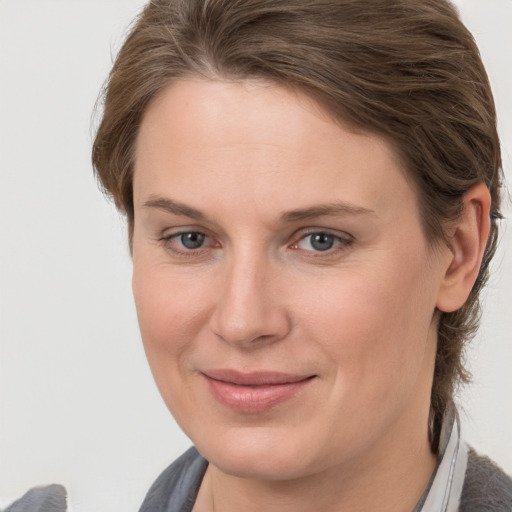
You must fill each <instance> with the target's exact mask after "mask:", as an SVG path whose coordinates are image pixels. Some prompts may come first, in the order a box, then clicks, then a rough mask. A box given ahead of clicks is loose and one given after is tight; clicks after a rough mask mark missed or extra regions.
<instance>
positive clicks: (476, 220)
mask: <svg viewBox="0 0 512 512" xmlns="http://www.w3.org/2000/svg"><path fill="white" fill-rule="evenodd" d="M490 209H491V196H490V193H489V190H488V188H487V187H486V186H485V185H484V184H483V183H479V184H478V185H475V186H473V187H472V188H471V189H470V190H469V191H468V192H467V193H466V195H465V196H464V204H463V210H462V213H461V215H460V218H459V219H457V221H456V222H455V224H454V226H453V232H452V236H451V237H450V245H449V247H450V252H451V255H450V257H449V259H448V261H447V265H446V269H445V273H444V276H443V280H442V283H441V287H440V290H439V295H438V300H437V304H436V306H437V309H439V310H440V311H444V312H446V313H449V312H452V311H456V310H457V309H459V308H461V307H462V306H463V305H464V303H465V302H466V300H467V298H468V296H469V294H470V292H471V289H472V288H473V285H474V283H475V281H476V278H477V277H478V272H479V271H480V265H481V262H482V257H483V254H484V251H485V246H486V244H487V239H488V237H489V231H490V228H491V220H490Z"/></svg>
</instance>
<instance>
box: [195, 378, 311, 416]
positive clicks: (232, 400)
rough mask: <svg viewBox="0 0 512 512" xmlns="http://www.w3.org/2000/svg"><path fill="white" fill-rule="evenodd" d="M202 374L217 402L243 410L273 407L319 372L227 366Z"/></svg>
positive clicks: (304, 385) (249, 411)
mask: <svg viewBox="0 0 512 512" xmlns="http://www.w3.org/2000/svg"><path fill="white" fill-rule="evenodd" d="M202 375H203V377H204V378H205V379H206V382H207V384H208V387H209V390H210V392H211V394H212V395H213V397H214V398H215V399H216V400H217V402H219V403H220V404H221V405H223V406H226V407H228V408H230V409H232V410H234V411H237V412H243V413H258V412H264V411H267V410H269V409H272V408H274V407H276V406H277V405H279V404H281V403H282V402H284V401H286V400H289V399H291V398H292V397H293V396H295V395H296V394H298V393H299V392H300V391H302V390H303V389H304V388H305V387H307V386H308V385H310V384H311V382H312V381H313V380H314V379H315V378H316V375H296V374H289V373H281V372H268V371H260V372H251V373H242V372H238V371H235V370H225V369H221V370H208V371H204V372H202Z"/></svg>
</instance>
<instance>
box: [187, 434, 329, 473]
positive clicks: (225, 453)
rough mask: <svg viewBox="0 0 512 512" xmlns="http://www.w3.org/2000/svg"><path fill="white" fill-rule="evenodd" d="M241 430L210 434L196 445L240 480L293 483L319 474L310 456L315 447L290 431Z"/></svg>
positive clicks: (219, 466) (224, 469)
mask: <svg viewBox="0 0 512 512" xmlns="http://www.w3.org/2000/svg"><path fill="white" fill-rule="evenodd" d="M234 430H237V431H234ZM240 430H242V429H232V430H231V431H229V432H225V433H224V434H220V435H214V436H212V435H211V434H210V435H209V436H208V439H204V438H203V439H202V440H198V441H197V442H195V443H194V444H195V446H196V447H197V449H198V450H199V452H200V453H201V454H202V455H203V456H204V457H205V458H206V459H207V460H208V461H209V462H210V463H211V464H212V465H213V466H215V467H216V468H218V469H220V470H221V471H222V472H223V473H226V474H229V475H232V476H235V477H238V478H248V479H255V480H267V481H272V480H293V479H296V478H300V477H302V476H305V475H307V474H311V473H314V472H315V469H316V470H317V471H318V469H319V468H314V466H315V464H314V463H313V460H312V453H311V452H309V453H308V448H311V447H310V446H308V444H307V443H304V442H301V441H300V440H299V439H298V438H297V437H296V436H294V435H290V433H289V432H288V433H286V432H279V429H265V428H261V427H260V428H245V429H243V430H244V431H243V432H240ZM283 430H284V429H283ZM193 441H194V439H193ZM308 459H309V460H308Z"/></svg>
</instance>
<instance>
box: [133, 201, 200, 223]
mask: <svg viewBox="0 0 512 512" xmlns="http://www.w3.org/2000/svg"><path fill="white" fill-rule="evenodd" d="M143 206H144V207H146V208H156V209H158V210H164V211H166V212H169V213H173V214H174V215H184V216H185V217H189V218H191V219H195V220H206V215H205V214H204V213H203V212H202V211H200V210H197V209H196V208H192V207H191V206H187V205H186V204H183V203H180V202H178V201H173V200H172V199H167V198H164V197H153V198H151V199H148V200H147V201H146V202H145V203H143Z"/></svg>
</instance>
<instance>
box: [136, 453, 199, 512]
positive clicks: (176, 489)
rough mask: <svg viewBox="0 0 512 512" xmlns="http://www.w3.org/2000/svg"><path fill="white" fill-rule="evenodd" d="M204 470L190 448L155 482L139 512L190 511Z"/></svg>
mask: <svg viewBox="0 0 512 512" xmlns="http://www.w3.org/2000/svg"><path fill="white" fill-rule="evenodd" d="M207 466H208V462H207V461H206V460H205V459H204V458H203V457H202V456H201V455H200V454H199V452H198V451H197V450H196V449H195V448H194V447H192V448H190V449H189V450H187V451H186V452H185V453H184V454H183V455H181V457H179V458H178V459H176V460H175V461H174V462H173V463H172V464H171V465H170V466H169V467H168V468H167V469H165V470H164V471H163V473H162V474H161V475H160V476H159V477H158V478H157V479H156V481H155V483H154V484H153V485H152V486H151V488H150V489H149V491H148V493H147V495H146V497H145V499H144V501H143V503H142V506H141V508H140V509H139V512H173V511H175V510H180V511H182V512H187V511H190V510H192V507H193V505H194V502H195V499H196V496H197V492H198V490H199V486H200V485H201V481H202V479H203V476H204V473H205V471H206V468H207Z"/></svg>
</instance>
